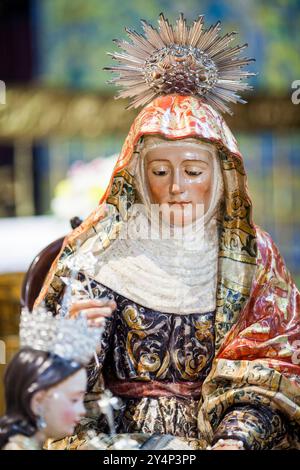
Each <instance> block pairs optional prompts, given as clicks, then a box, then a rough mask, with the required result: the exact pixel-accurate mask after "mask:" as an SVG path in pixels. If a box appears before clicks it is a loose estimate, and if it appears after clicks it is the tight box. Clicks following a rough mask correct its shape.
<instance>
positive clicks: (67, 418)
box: [62, 404, 77, 425]
mask: <svg viewBox="0 0 300 470" xmlns="http://www.w3.org/2000/svg"><path fill="white" fill-rule="evenodd" d="M76 417H77V416H76V410H75V407H73V406H72V405H71V404H69V405H67V406H66V407H65V409H64V410H63V413H62V420H63V423H65V424H67V425H68V424H73V423H74V420H75V419H76Z"/></svg>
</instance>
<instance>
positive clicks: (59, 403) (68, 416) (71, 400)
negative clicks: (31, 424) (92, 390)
mask: <svg viewBox="0 0 300 470" xmlns="http://www.w3.org/2000/svg"><path fill="white" fill-rule="evenodd" d="M86 385H87V375H86V370H85V369H84V368H82V369H80V370H79V371H77V372H75V374H73V375H72V376H71V377H69V378H68V379H66V380H64V381H63V382H61V383H60V384H58V385H56V386H54V387H51V388H50V389H48V390H46V391H40V392H37V394H36V395H38V394H39V396H38V397H36V399H35V407H34V408H35V409H34V412H35V414H37V415H39V414H40V415H41V416H42V417H43V419H44V420H45V422H46V425H47V426H46V428H45V429H44V430H43V431H44V433H45V435H46V437H50V438H54V439H61V438H63V437H64V436H69V435H72V434H73V433H74V428H75V426H76V425H77V424H78V423H79V421H80V419H81V418H82V417H83V416H84V415H85V408H84V405H83V398H84V394H85V391H86Z"/></svg>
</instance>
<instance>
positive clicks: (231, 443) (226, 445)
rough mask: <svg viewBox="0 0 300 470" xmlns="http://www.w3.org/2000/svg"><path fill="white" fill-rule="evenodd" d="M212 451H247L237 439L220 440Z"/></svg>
mask: <svg viewBox="0 0 300 470" xmlns="http://www.w3.org/2000/svg"><path fill="white" fill-rule="evenodd" d="M211 450H245V449H244V444H243V442H242V441H238V440H236V439H220V440H219V441H218V442H216V443H215V445H214V446H213V447H212V448H211Z"/></svg>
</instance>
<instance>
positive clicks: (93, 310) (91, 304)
mask: <svg viewBox="0 0 300 470" xmlns="http://www.w3.org/2000/svg"><path fill="white" fill-rule="evenodd" d="M116 308H117V304H116V302H115V301H114V300H113V299H109V298H107V297H106V298H103V299H93V300H76V302H74V303H72V305H71V308H70V316H71V317H73V316H77V315H78V314H79V312H81V314H82V315H85V317H86V318H87V320H88V324H89V326H95V327H99V326H102V325H103V322H104V320H105V318H107V317H110V316H111V314H112V313H113V311H114V310H115V309H116Z"/></svg>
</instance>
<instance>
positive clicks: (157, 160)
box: [147, 158, 209, 165]
mask: <svg viewBox="0 0 300 470" xmlns="http://www.w3.org/2000/svg"><path fill="white" fill-rule="evenodd" d="M155 162H166V163H169V162H170V160H166V159H165V158H155V159H153V160H150V161H148V162H147V163H148V165H150V164H151V163H155ZM185 162H196V163H204V164H205V165H209V163H208V162H206V161H205V160H203V159H202V158H186V159H185V160H183V161H182V162H181V163H185Z"/></svg>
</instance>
